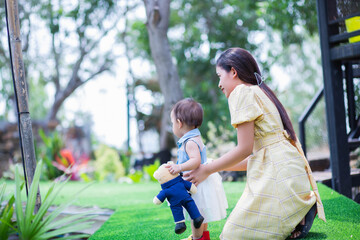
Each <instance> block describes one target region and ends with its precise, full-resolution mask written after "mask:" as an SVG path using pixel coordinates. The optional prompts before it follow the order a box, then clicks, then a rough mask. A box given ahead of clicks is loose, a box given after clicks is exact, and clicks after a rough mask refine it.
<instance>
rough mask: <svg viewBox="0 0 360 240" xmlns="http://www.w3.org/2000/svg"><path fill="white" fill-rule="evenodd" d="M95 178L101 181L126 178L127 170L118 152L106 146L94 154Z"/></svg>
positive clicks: (100, 147) (102, 146)
mask: <svg viewBox="0 0 360 240" xmlns="http://www.w3.org/2000/svg"><path fill="white" fill-rule="evenodd" d="M94 155H95V164H94V166H95V177H96V179H97V180H99V181H104V180H107V181H116V180H118V179H119V178H120V177H124V176H125V168H124V166H123V164H122V162H121V161H120V156H119V154H118V152H117V151H116V150H115V149H113V148H110V147H108V146H106V145H104V144H102V145H100V146H99V148H98V149H97V150H96V151H95V152H94Z"/></svg>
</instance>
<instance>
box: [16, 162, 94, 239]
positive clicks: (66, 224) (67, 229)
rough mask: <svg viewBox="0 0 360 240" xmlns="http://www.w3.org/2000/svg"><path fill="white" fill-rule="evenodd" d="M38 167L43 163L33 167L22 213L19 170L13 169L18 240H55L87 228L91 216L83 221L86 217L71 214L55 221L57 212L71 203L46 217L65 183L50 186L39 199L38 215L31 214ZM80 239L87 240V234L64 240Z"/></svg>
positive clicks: (35, 195) (35, 196) (34, 199)
mask: <svg viewBox="0 0 360 240" xmlns="http://www.w3.org/2000/svg"><path fill="white" fill-rule="evenodd" d="M42 167H43V162H42V161H40V162H39V163H38V166H37V167H36V170H35V174H34V178H33V182H32V184H31V187H30V190H29V195H28V198H27V202H26V206H25V211H23V207H22V198H21V185H22V181H21V179H20V177H19V166H16V169H15V213H16V223H17V225H16V228H15V229H14V230H15V231H16V232H17V233H18V234H19V239H23V240H25V239H26V240H35V239H50V238H56V237H59V236H61V235H62V234H66V233H71V232H77V231H79V230H82V229H86V228H89V227H90V226H91V224H92V222H87V220H89V219H90V218H91V216H87V217H86V215H87V214H88V213H82V214H75V215H72V216H67V217H64V218H62V219H59V220H56V218H57V217H58V216H59V215H60V214H61V212H62V211H63V210H64V209H65V208H66V207H68V206H69V205H70V204H71V203H72V201H70V202H67V203H63V204H62V205H60V206H59V207H57V208H56V209H55V210H54V211H52V212H51V213H48V209H49V207H50V206H51V205H52V203H53V201H54V200H55V198H56V197H57V195H58V194H59V192H60V191H61V190H62V188H63V187H64V185H65V184H66V183H67V181H68V179H67V180H66V181H64V182H58V183H55V182H54V183H53V184H52V185H51V186H50V188H49V190H48V191H47V193H46V194H45V198H44V199H43V202H42V204H41V206H40V208H39V209H38V212H36V213H34V210H35V204H36V198H37V190H38V188H39V181H40V174H41V169H42ZM80 237H88V234H75V235H71V236H67V237H66V239H75V238H80Z"/></svg>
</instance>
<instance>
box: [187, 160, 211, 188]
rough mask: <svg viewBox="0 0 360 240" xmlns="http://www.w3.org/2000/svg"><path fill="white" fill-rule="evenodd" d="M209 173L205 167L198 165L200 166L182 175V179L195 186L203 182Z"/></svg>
mask: <svg viewBox="0 0 360 240" xmlns="http://www.w3.org/2000/svg"><path fill="white" fill-rule="evenodd" d="M209 175H210V173H209V172H208V171H207V165H203V164H200V166H199V167H198V168H196V169H194V170H192V171H190V172H187V173H184V175H183V177H184V179H185V180H186V181H189V182H192V183H193V184H195V186H197V185H198V184H199V183H201V182H202V181H204V180H205V179H206V178H207V177H208V176H209Z"/></svg>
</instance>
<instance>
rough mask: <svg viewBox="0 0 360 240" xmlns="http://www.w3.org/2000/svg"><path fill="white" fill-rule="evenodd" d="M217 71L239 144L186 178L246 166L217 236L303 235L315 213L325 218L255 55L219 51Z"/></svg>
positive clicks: (195, 180) (198, 178)
mask: <svg viewBox="0 0 360 240" xmlns="http://www.w3.org/2000/svg"><path fill="white" fill-rule="evenodd" d="M216 72H217V75H218V76H219V78H220V81H219V88H220V89H221V90H222V92H223V93H224V94H225V96H226V97H227V98H228V104H229V109H230V115H231V124H232V126H233V127H234V128H235V129H236V130H237V141H238V144H237V146H236V147H235V148H234V149H232V150H231V151H229V152H228V153H226V154H225V155H223V156H221V157H220V158H219V159H217V160H215V161H213V162H211V163H209V164H207V165H201V166H200V167H199V168H197V169H196V170H193V171H191V172H189V173H187V174H184V177H185V179H186V180H188V181H191V182H193V183H195V184H199V183H200V182H202V181H203V180H204V179H206V177H207V176H209V175H210V174H212V173H214V172H218V171H222V170H227V171H245V170H246V171H247V182H246V187H245V190H244V193H243V194H242V196H241V198H240V199H239V201H238V203H237V205H236V207H235V208H234V210H233V211H232V213H231V215H230V216H229V218H228V219H227V222H226V224H225V226H224V229H223V231H222V233H221V236H220V238H221V239H285V238H287V237H288V236H289V235H291V236H290V237H291V238H302V237H305V236H306V235H307V233H308V232H309V230H310V228H311V225H312V223H313V220H314V217H315V215H316V213H318V214H319V218H321V219H323V220H324V221H325V213H324V209H323V205H322V203H321V199H320V196H319V193H318V191H317V186H316V182H315V181H314V179H313V177H312V175H311V169H310V166H309V164H308V163H307V160H306V159H305V157H304V155H303V152H302V149H301V146H300V144H299V143H298V140H297V138H296V135H295V131H294V129H293V126H292V124H291V121H290V119H289V117H288V115H287V113H286V111H285V109H284V107H283V106H282V104H281V103H280V101H279V100H278V99H277V97H276V96H275V94H274V93H273V92H272V91H271V89H270V88H269V87H268V86H267V85H266V84H265V83H264V82H263V81H262V79H261V73H260V70H259V67H258V65H257V63H256V61H255V59H254V58H253V57H252V55H251V54H250V53H249V52H247V51H246V50H244V49H241V48H230V49H228V50H226V51H225V52H223V53H222V54H221V56H220V57H219V59H218V60H217V64H216ZM310 185H311V187H312V190H311V188H310Z"/></svg>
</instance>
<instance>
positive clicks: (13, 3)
mask: <svg viewBox="0 0 360 240" xmlns="http://www.w3.org/2000/svg"><path fill="white" fill-rule="evenodd" d="M5 11H6V24H7V31H8V41H9V52H10V59H11V71H12V77H13V83H14V92H15V101H16V110H17V115H18V127H19V139H20V149H21V155H22V161H23V167H24V177H25V187H26V193H27V194H28V191H29V189H30V186H31V183H32V180H33V178H34V173H35V168H36V159H35V149H34V141H33V133H32V123H31V118H30V113H29V107H28V94H27V86H26V79H25V69H24V62H23V57H22V48H21V36H20V20H19V11H18V2H17V0H5ZM40 204H41V199H40V191H39V190H38V193H37V199H36V206H35V212H37V211H38V209H39V207H40Z"/></svg>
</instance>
